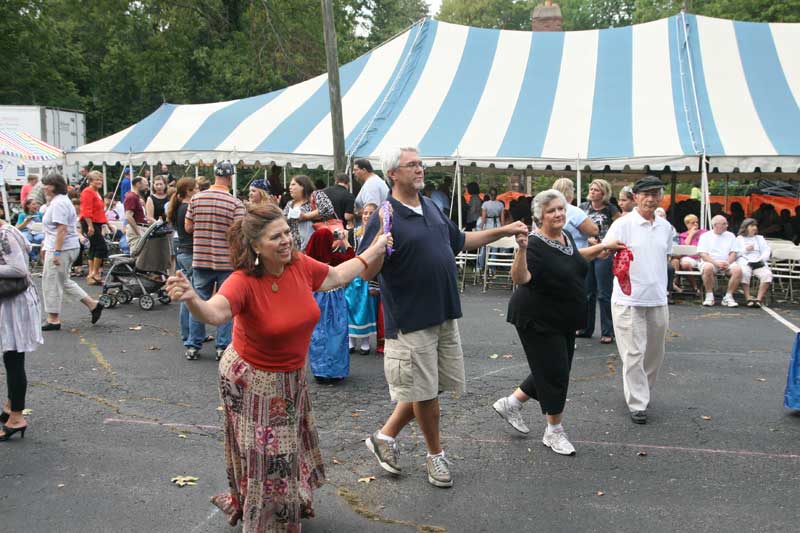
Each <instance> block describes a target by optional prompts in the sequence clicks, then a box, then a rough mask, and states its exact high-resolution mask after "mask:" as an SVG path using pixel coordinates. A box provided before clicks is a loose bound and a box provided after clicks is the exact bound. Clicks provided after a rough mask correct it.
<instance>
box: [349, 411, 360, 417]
mask: <svg viewBox="0 0 800 533" xmlns="http://www.w3.org/2000/svg"><path fill="white" fill-rule="evenodd" d="M350 416H352V417H353V418H356V417H359V416H361V413H356V412H353V413H350Z"/></svg>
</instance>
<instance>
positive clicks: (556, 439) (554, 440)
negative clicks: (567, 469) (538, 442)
mask: <svg viewBox="0 0 800 533" xmlns="http://www.w3.org/2000/svg"><path fill="white" fill-rule="evenodd" d="M542 444H544V445H545V446H547V447H548V448H550V449H551V450H553V451H554V452H556V453H557V454H560V455H575V448H574V447H573V446H572V443H571V442H570V441H569V439H568V438H567V434H566V433H564V432H563V431H553V432H551V433H548V432H547V431H545V432H544V437H542Z"/></svg>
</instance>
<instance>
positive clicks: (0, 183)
mask: <svg viewBox="0 0 800 533" xmlns="http://www.w3.org/2000/svg"><path fill="white" fill-rule="evenodd" d="M0 192H1V193H2V195H3V214H4V215H5V219H6V222H8V223H9V224H10V223H11V211H9V208H8V192H7V191H6V180H5V177H2V176H0Z"/></svg>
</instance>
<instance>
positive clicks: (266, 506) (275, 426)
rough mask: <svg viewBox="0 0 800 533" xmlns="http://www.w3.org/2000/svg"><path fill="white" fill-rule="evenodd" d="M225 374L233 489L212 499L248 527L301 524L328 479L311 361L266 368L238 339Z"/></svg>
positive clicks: (223, 364) (223, 366)
mask: <svg viewBox="0 0 800 533" xmlns="http://www.w3.org/2000/svg"><path fill="white" fill-rule="evenodd" d="M219 378H220V382H219V390H220V396H221V397H222V403H223V405H224V410H225V462H226V463H227V471H228V482H229V485H230V493H226V494H222V495H218V496H214V497H213V498H211V501H212V502H213V503H214V504H215V505H216V506H217V507H219V508H220V509H221V510H222V511H223V512H224V513H225V515H226V516H227V518H228V521H229V522H230V523H231V525H234V524H236V522H238V521H239V520H240V519H241V520H242V521H243V522H244V527H243V531H245V532H250V531H253V532H255V531H258V532H262V531H276V532H277V531H287V532H295V531H298V532H299V531H300V520H301V519H302V518H310V517H312V516H314V510H313V508H312V500H313V491H314V489H316V488H319V487H320V486H321V485H322V484H323V483H324V482H325V468H324V466H323V463H322V454H321V453H320V451H319V437H318V435H317V428H316V425H315V423H314V415H313V414H312V412H311V400H310V398H309V396H308V386H307V384H306V369H305V368H301V369H300V370H296V371H294V372H267V371H264V370H258V369H256V368H254V367H252V366H251V365H250V364H249V363H247V362H246V361H245V360H244V359H242V358H241V357H239V354H237V353H236V351H235V350H234V349H233V345H230V347H228V349H227V350H226V351H225V355H224V356H223V357H222V360H221V361H220V363H219Z"/></svg>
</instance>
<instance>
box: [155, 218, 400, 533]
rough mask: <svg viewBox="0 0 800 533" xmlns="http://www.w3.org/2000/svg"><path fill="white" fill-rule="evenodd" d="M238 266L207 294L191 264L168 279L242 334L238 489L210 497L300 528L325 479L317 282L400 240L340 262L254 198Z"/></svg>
mask: <svg viewBox="0 0 800 533" xmlns="http://www.w3.org/2000/svg"><path fill="white" fill-rule="evenodd" d="M228 242H229V243H230V246H231V258H232V261H233V265H234V269H235V270H234V272H233V274H231V275H230V277H229V278H228V279H227V280H226V281H225V282H224V283H223V284H222V287H220V289H219V292H217V294H216V295H214V296H213V297H212V298H211V299H209V300H208V301H203V300H202V299H201V298H200V297H199V296H198V295H197V293H195V292H194V291H193V290H192V287H191V284H190V283H189V282H188V280H187V279H186V278H185V277H184V276H183V273H182V272H180V271H179V272H178V273H177V275H175V276H173V277H171V278H169V280H168V281H167V291H168V292H169V295H170V298H172V300H173V301H176V300H179V301H182V302H185V303H186V306H187V307H188V308H189V311H190V312H191V313H192V315H193V316H194V317H195V318H196V319H197V320H199V321H201V322H205V323H206V324H223V323H225V322H227V321H228V320H231V318H233V342H232V343H231V345H230V346H228V349H227V350H226V351H225V354H224V355H223V357H222V360H221V361H220V363H219V373H220V395H221V396H222V401H223V403H224V406H225V459H226V462H227V468H228V481H229V485H230V492H229V493H226V494H224V495H219V496H214V497H213V498H212V499H211V501H212V502H213V503H214V504H215V505H216V506H217V507H219V508H220V509H221V510H222V511H223V512H224V513H225V514H226V516H227V518H228V521H229V522H230V524H231V525H235V524H236V523H237V522H238V521H239V520H240V519H241V520H243V522H244V529H243V530H244V531H245V532H249V531H286V530H288V531H299V530H300V519H301V518H308V517H311V516H313V515H314V512H313V509H312V493H313V490H314V489H315V488H317V487H319V486H320V485H321V484H322V482H323V481H324V479H325V470H324V467H323V463H322V456H321V454H320V451H319V445H318V441H319V439H318V436H317V430H316V426H315V423H314V416H313V414H312V412H311V402H310V399H309V396H308V389H307V385H306V378H305V376H306V369H305V364H306V358H307V354H308V348H309V344H310V342H311V333H312V331H313V330H314V326H315V325H316V323H317V321H318V320H319V317H320V311H319V307H318V306H317V303H316V301H315V300H314V295H313V292H314V291H326V290H330V289H333V288H335V287H342V286H344V285H347V284H348V283H349V282H350V281H351V280H353V278H355V277H356V276H357V275H359V274H360V273H362V272H363V271H364V270H365V269H366V268H367V266H368V265H369V263H371V262H373V261H375V260H377V259H379V258H380V257H382V256H383V254H384V253H385V251H386V245H387V244H391V242H392V239H391V236H390V235H381V236H380V237H378V238H376V240H375V242H374V243H373V245H372V246H370V247H369V248H368V249H367V250H366V251H365V252H364V253H363V254H362V255H361V256H357V257H355V258H353V259H350V260H349V261H345V262H344V263H342V264H340V265H338V266H336V267H332V266H329V265H326V264H324V263H320V262H318V261H316V260H314V259H311V258H310V257H308V256H306V255H303V254H301V253H298V252H297V251H296V250H293V249H292V242H293V239H292V232H291V229H290V228H289V224H288V222H287V221H286V219H285V218H284V216H283V214H282V213H281V210H280V208H278V207H277V206H275V205H272V204H266V205H264V204H261V205H257V206H252V207H250V209H249V210H248V211H247V213H246V214H245V216H244V218H242V219H241V220H238V221H236V222H235V223H234V224H233V226H231V228H230V229H229V230H228Z"/></svg>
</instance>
